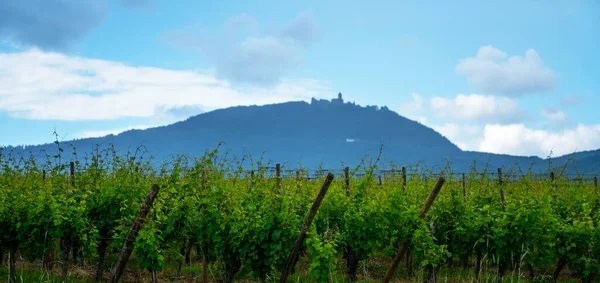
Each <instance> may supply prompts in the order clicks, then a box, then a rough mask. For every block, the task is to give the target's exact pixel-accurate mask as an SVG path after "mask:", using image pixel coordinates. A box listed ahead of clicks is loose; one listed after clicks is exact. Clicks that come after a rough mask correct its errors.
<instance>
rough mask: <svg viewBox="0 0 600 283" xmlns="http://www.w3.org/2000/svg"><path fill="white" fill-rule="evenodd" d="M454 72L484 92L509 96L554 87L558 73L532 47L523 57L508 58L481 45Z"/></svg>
mask: <svg viewBox="0 0 600 283" xmlns="http://www.w3.org/2000/svg"><path fill="white" fill-rule="evenodd" d="M456 72H457V73H458V74H460V75H463V76H465V77H466V78H467V81H468V82H469V83H470V84H471V85H473V86H475V87H476V88H477V89H479V90H481V91H483V92H485V93H493V94H503V95H511V96H517V95H523V94H527V93H541V92H547V91H550V90H552V89H554V88H555V87H556V86H557V82H556V79H557V76H558V75H557V73H556V72H555V71H553V70H551V69H550V68H548V67H547V66H545V65H544V62H543V60H542V59H541V58H540V56H539V55H538V54H537V52H536V51H535V50H533V49H529V50H527V52H525V57H520V56H512V57H510V58H509V57H508V55H507V54H506V53H505V52H503V51H501V50H499V49H496V48H494V47H492V46H483V47H481V48H480V49H479V51H478V52H477V55H476V56H475V57H472V58H467V59H464V60H461V61H460V62H459V63H458V65H457V66H456Z"/></svg>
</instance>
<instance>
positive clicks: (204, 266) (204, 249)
mask: <svg viewBox="0 0 600 283" xmlns="http://www.w3.org/2000/svg"><path fill="white" fill-rule="evenodd" d="M252 173H254V171H252ZM253 175H254V174H253ZM206 178H207V174H206V169H204V170H203V171H202V191H204V192H206ZM202 215H206V204H202ZM201 245H202V282H204V283H208V259H207V257H206V253H207V252H208V251H207V246H206V244H205V243H202V244H201Z"/></svg>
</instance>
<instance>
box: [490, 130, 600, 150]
mask: <svg viewBox="0 0 600 283" xmlns="http://www.w3.org/2000/svg"><path fill="white" fill-rule="evenodd" d="M599 147H600V124H598V125H582V124H579V125H578V126H577V127H575V128H572V129H565V130H563V131H560V132H549V131H544V130H535V129H530V128H527V127H526V126H525V125H523V124H513V125H486V126H485V130H484V135H483V141H482V142H481V144H480V145H479V150H480V151H485V152H493V153H503V154H517V155H537V156H539V157H547V156H548V155H550V153H551V152H552V155H553V156H560V155H564V154H569V153H573V152H576V151H583V150H592V149H597V148H599Z"/></svg>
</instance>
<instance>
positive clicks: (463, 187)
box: [461, 173, 467, 198]
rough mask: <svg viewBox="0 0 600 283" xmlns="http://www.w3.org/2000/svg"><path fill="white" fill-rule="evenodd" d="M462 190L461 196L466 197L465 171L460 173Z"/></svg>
mask: <svg viewBox="0 0 600 283" xmlns="http://www.w3.org/2000/svg"><path fill="white" fill-rule="evenodd" d="M461 175H462V190H463V197H465V198H466V197H467V188H466V186H465V173H462V174H461Z"/></svg>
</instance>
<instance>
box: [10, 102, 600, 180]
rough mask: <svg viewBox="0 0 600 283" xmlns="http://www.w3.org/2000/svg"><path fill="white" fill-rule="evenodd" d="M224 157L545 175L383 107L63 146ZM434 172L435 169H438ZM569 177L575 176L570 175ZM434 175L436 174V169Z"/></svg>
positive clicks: (159, 156)
mask: <svg viewBox="0 0 600 283" xmlns="http://www.w3.org/2000/svg"><path fill="white" fill-rule="evenodd" d="M221 142H224V143H225V144H224V145H223V146H221V147H220V151H221V153H223V152H224V151H227V152H228V153H229V154H233V155H235V156H237V157H238V158H239V157H242V156H244V155H250V156H252V158H253V159H254V160H257V159H259V158H261V156H262V157H263V159H264V160H266V161H268V160H272V161H273V162H274V163H282V164H288V167H296V166H298V165H299V164H302V165H303V166H307V167H311V168H316V167H317V165H318V164H321V163H322V165H323V167H324V168H341V167H342V163H343V164H345V165H350V166H354V165H358V164H359V163H360V161H361V159H362V158H364V157H370V158H375V157H377V156H378V155H379V152H380V148H381V146H382V145H383V152H382V155H381V159H382V161H381V163H380V164H383V165H388V164H389V163H390V162H393V163H394V164H396V165H415V164H417V163H422V164H424V165H426V166H427V167H429V168H433V167H438V168H439V167H444V166H446V164H447V162H450V163H451V166H452V168H453V169H454V170H458V171H467V170H468V169H469V167H470V166H471V165H472V164H473V162H476V163H477V164H478V168H480V169H483V167H484V166H486V165H488V166H489V167H490V168H497V167H502V166H507V167H513V166H520V167H521V168H523V169H524V170H527V169H528V168H530V167H532V168H534V169H536V170H545V169H546V168H547V166H548V164H549V161H548V160H544V159H541V158H538V157H522V156H510V155H500V154H490V153H482V152H472V151H462V150H461V149H460V148H458V147H457V146H456V145H455V144H453V143H452V142H451V141H449V140H448V139H447V138H445V137H444V136H442V135H441V134H439V133H438V132H436V131H434V130H433V129H431V128H428V127H426V126H424V125H422V124H420V123H418V122H415V121H412V120H409V119H407V118H405V117H402V116H400V115H398V114H397V113H395V112H393V111H390V110H389V109H388V108H387V107H377V106H367V107H362V106H359V105H355V104H354V103H344V101H343V99H342V97H341V94H340V95H339V97H338V98H337V99H333V100H331V101H328V100H315V99H313V100H312V101H311V103H307V102H287V103H281V104H272V105H264V106H238V107H231V108H226V109H220V110H215V111H211V112H207V113H203V114H200V115H197V116H194V117H191V118H188V119H187V120H185V121H181V122H178V123H175V124H171V125H168V126H163V127H157V128H151V129H147V130H130V131H127V132H123V133H121V134H119V135H108V136H105V137H101V138H87V139H79V140H74V141H69V142H63V144H62V146H63V147H64V148H68V147H70V146H71V145H72V146H74V147H75V148H77V151H78V153H79V154H81V153H82V151H83V152H90V151H91V150H92V149H93V148H94V147H95V146H96V145H100V146H102V147H107V146H109V145H114V146H115V148H116V149H117V150H118V151H119V152H121V153H123V152H126V151H128V150H130V151H135V149H136V148H137V147H138V146H140V145H144V146H145V147H146V148H147V149H149V151H150V153H151V154H152V155H153V156H154V157H155V158H156V160H157V161H162V160H166V159H168V158H169V156H171V155H177V154H185V155H189V156H199V155H202V154H203V153H204V152H205V151H206V150H211V149H214V148H216V147H217V146H218V145H219V143H221ZM42 150H45V151H47V152H48V153H50V154H54V153H53V152H56V145H54V144H45V145H38V146H28V147H25V148H24V149H19V151H24V152H33V153H37V152H41V151H42ZM568 160H571V161H572V162H573V163H574V164H575V165H576V166H577V168H578V169H579V171H580V172H589V171H598V172H600V150H596V151H588V152H580V153H574V154H570V155H566V156H562V157H559V158H553V159H552V162H553V163H554V164H565V163H566V162H567V161H568ZM438 170H439V169H438ZM572 170H573V169H572ZM434 171H435V169H434Z"/></svg>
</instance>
